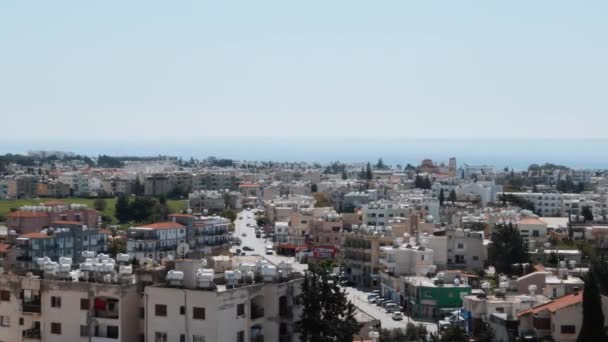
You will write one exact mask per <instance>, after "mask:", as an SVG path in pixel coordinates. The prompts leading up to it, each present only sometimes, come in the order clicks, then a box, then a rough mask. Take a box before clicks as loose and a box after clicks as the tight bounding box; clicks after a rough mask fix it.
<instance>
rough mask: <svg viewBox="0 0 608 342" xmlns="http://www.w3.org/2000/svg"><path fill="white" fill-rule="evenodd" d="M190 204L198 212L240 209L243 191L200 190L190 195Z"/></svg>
mask: <svg viewBox="0 0 608 342" xmlns="http://www.w3.org/2000/svg"><path fill="white" fill-rule="evenodd" d="M188 205H189V206H190V208H192V209H193V210H195V211H196V212H199V213H203V212H205V210H207V211H216V212H217V211H222V210H224V209H233V210H240V209H242V208H243V205H242V203H241V193H240V192H237V191H228V190H200V191H194V192H192V193H190V194H189V195H188Z"/></svg>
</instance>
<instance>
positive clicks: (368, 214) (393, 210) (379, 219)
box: [361, 201, 412, 226]
mask: <svg viewBox="0 0 608 342" xmlns="http://www.w3.org/2000/svg"><path fill="white" fill-rule="evenodd" d="M411 211H412V209H411V208H409V207H407V206H404V205H400V204H399V203H393V202H388V201H377V202H370V203H369V204H365V205H363V210H362V216H363V217H362V219H361V220H362V222H363V223H364V224H366V225H368V226H386V225H388V221H389V220H390V219H392V218H394V217H407V216H409V215H410V213H411Z"/></svg>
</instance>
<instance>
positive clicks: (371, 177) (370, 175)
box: [365, 162, 374, 181]
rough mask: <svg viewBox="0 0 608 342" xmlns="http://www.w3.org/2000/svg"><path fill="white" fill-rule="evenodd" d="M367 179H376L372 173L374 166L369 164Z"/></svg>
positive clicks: (366, 172) (366, 170) (366, 171)
mask: <svg viewBox="0 0 608 342" xmlns="http://www.w3.org/2000/svg"><path fill="white" fill-rule="evenodd" d="M365 179H367V180H368V181H370V180H372V179H374V174H373V173H372V166H371V165H370V163H369V162H368V163H367V167H366V169H365Z"/></svg>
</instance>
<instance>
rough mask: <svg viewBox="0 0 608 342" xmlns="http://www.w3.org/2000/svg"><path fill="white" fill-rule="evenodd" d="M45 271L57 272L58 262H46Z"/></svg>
mask: <svg viewBox="0 0 608 342" xmlns="http://www.w3.org/2000/svg"><path fill="white" fill-rule="evenodd" d="M44 272H45V273H50V274H55V272H57V263H56V262H54V261H51V262H48V263H46V264H44Z"/></svg>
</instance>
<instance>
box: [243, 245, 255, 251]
mask: <svg viewBox="0 0 608 342" xmlns="http://www.w3.org/2000/svg"><path fill="white" fill-rule="evenodd" d="M243 250H244V251H247V252H251V251H253V248H251V247H249V246H244V247H243Z"/></svg>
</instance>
